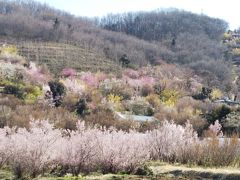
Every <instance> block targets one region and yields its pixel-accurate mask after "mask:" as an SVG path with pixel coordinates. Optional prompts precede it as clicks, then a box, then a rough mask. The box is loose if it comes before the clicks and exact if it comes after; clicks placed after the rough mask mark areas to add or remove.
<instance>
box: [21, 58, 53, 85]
mask: <svg viewBox="0 0 240 180" xmlns="http://www.w3.org/2000/svg"><path fill="white" fill-rule="evenodd" d="M26 73H27V74H28V75H29V76H30V78H31V81H33V82H37V83H39V84H41V85H43V84H46V83H47V82H48V81H49V80H50V77H49V76H48V75H47V74H44V73H43V72H42V70H41V68H39V67H37V65H36V64H35V63H33V62H30V64H29V67H28V68H27V69H26Z"/></svg>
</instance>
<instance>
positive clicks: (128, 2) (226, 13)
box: [37, 0, 240, 29]
mask: <svg viewBox="0 0 240 180" xmlns="http://www.w3.org/2000/svg"><path fill="white" fill-rule="evenodd" d="M37 1H39V2H44V3H47V4H49V5H50V6H52V7H55V8H57V9H61V10H65V11H67V12H70V13H71V14H74V15H77V16H87V17H95V16H104V15H106V14H108V13H122V12H128V11H150V10H154V9H159V8H160V9H161V8H178V9H183V10H186V11H191V12H194V13H198V14H200V13H203V14H206V15H208V16H211V17H216V18H220V19H224V20H226V21H227V22H228V23H229V26H230V29H236V28H238V27H239V26H240V18H239V17H240V10H239V5H240V1H239V0H227V1H223V0H37Z"/></svg>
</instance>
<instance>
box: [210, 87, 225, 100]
mask: <svg viewBox="0 0 240 180" xmlns="http://www.w3.org/2000/svg"><path fill="white" fill-rule="evenodd" d="M210 96H211V99H212V100H217V99H220V98H221V97H222V96H223V93H222V92H221V91H220V90H219V89H213V90H212V92H211V95H210Z"/></svg>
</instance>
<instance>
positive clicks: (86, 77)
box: [80, 72, 99, 88]
mask: <svg viewBox="0 0 240 180" xmlns="http://www.w3.org/2000/svg"><path fill="white" fill-rule="evenodd" d="M80 79H81V80H82V81H84V82H85V83H86V84H87V85H88V86H90V87H95V88H96V87H98V85H99V81H98V79H97V78H96V76H95V75H94V74H93V73H91V72H82V73H81V75H80Z"/></svg>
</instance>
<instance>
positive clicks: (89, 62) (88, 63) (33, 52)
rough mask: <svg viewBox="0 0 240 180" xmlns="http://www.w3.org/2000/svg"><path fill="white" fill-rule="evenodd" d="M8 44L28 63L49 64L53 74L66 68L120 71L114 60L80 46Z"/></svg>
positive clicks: (51, 43)
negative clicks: (15, 46)
mask: <svg viewBox="0 0 240 180" xmlns="http://www.w3.org/2000/svg"><path fill="white" fill-rule="evenodd" d="M6 42H8V41H6ZM8 44H14V45H17V47H18V49H19V53H20V54H21V55H22V56H24V57H25V58H26V59H27V60H28V61H35V62H38V63H39V64H47V65H48V67H49V69H50V70H51V72H53V73H58V72H60V71H61V70H62V69H63V68H64V67H72V68H75V69H76V70H78V71H92V72H96V71H98V70H100V71H106V72H109V71H112V70H114V71H115V72H118V71H119V70H120V66H119V64H117V63H115V62H113V60H110V59H107V58H106V57H104V56H103V55H101V54H99V53H97V52H94V51H92V50H88V49H85V48H83V47H80V46H78V45H73V44H67V43H56V42H32V41H18V42H8Z"/></svg>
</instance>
